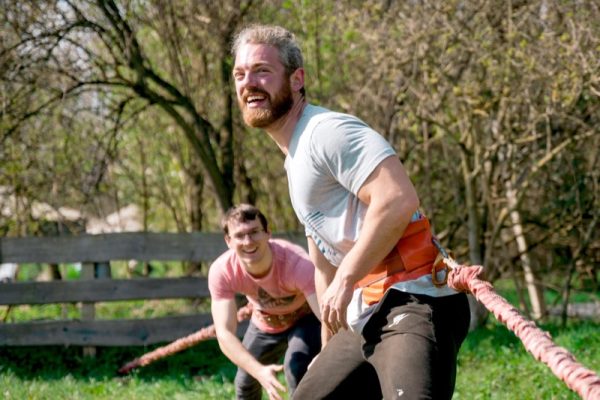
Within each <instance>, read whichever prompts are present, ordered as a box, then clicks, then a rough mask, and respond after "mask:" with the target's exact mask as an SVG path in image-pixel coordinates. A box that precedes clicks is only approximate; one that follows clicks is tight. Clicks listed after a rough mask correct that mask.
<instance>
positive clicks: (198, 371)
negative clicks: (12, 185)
mask: <svg viewBox="0 0 600 400" xmlns="http://www.w3.org/2000/svg"><path fill="white" fill-rule="evenodd" d="M500 287H502V285H500ZM503 292H504V293H503V295H504V296H505V297H506V298H507V299H509V300H510V301H511V302H512V303H513V304H514V303H515V302H516V300H514V299H516V297H515V296H514V293H511V292H510V289H508V290H506V291H505V290H503ZM590 299H591V300H594V299H596V298H595V296H592V297H591V298H590V297H589V296H587V297H586V298H584V300H587V301H589V300H590ZM596 300H597V299H596ZM134 304H135V307H134V308H135V309H136V312H137V313H139V312H141V313H142V314H145V313H146V312H148V310H149V309H156V306H157V304H155V303H153V304H152V305H151V306H149V307H144V306H143V305H142V304H138V303H134ZM162 304H163V305H165V304H169V303H168V302H167V303H165V302H163V303H162ZM169 307H173V308H178V309H179V310H181V309H182V308H183V304H180V303H177V302H175V303H173V304H170V306H169ZM204 307H206V306H205V305H200V308H204ZM127 308H128V307H127V306H125V305H123V304H120V305H116V308H115V307H112V308H110V309H109V308H103V307H99V313H100V315H102V316H103V317H109V315H111V314H112V315H113V316H115V315H118V316H119V317H127V316H131V315H130V311H128V310H127ZM0 311H1V310H0ZM115 313H116V314H115ZM60 314H62V315H63V316H64V315H65V314H67V315H69V316H70V314H74V315H76V310H70V309H66V310H65V308H64V307H63V308H62V309H61V308H60V307H59V306H44V307H42V308H41V309H40V308H39V307H38V308H37V309H36V310H35V311H34V310H33V309H29V308H27V307H18V308H16V309H14V310H13V311H12V313H11V318H10V319H11V320H12V319H13V318H14V319H16V320H23V319H31V318H34V319H46V318H52V317H53V316H54V317H56V316H57V315H60ZM541 328H542V329H544V330H545V331H547V332H549V333H550V334H551V335H552V338H553V340H554V342H555V343H556V344H558V345H559V346H562V347H564V348H566V349H567V350H569V351H570V352H571V353H572V354H573V355H574V356H575V357H576V359H577V361H579V362H580V363H582V364H583V365H584V366H586V367H587V368H589V369H591V370H594V371H596V372H597V373H599V372H600V321H598V320H596V321H574V320H572V321H569V323H568V324H567V326H566V327H565V328H559V325H558V324H557V323H556V324H555V323H552V322H549V323H547V324H545V325H542V326H541ZM154 347H156V346H154ZM154 347H149V348H141V347H130V348H98V349H97V355H96V357H95V358H88V357H83V356H82V350H81V348H79V347H70V348H64V347H37V348H28V347H20V348H19V347H12V348H9V347H0V399H8V400H13V399H14V400H22V399H32V400H38V399H40V400H41V399H48V400H50V399H52V400H54V399H73V400H75V399H77V400H80V399H84V400H85V399H106V400H118V399H128V400H129V399H132V400H135V399H140V400H141V399H144V400H146V399H170V400H184V399H232V398H234V397H235V396H234V389H233V384H232V381H233V377H234V375H235V367H234V366H233V365H232V364H231V363H230V362H229V361H228V360H227V359H226V358H225V357H224V356H223V355H222V354H221V352H220V350H219V348H218V345H217V343H216V341H215V340H210V341H207V342H203V343H200V344H199V345H197V346H195V347H193V348H191V349H188V350H186V351H183V352H181V353H179V354H176V355H174V356H171V357H168V358H165V359H163V360H160V361H157V362H155V363H153V364H150V365H148V366H146V367H143V368H140V369H138V370H136V371H134V372H133V373H131V374H129V375H126V376H120V375H119V374H118V373H117V370H118V369H119V367H121V366H122V365H124V364H125V363H126V362H128V361H131V360H132V359H134V358H135V357H138V356H140V355H142V354H144V353H145V352H147V351H150V350H152V349H153V348H154ZM578 398H579V396H577V394H575V393H574V392H572V391H570V390H569V389H568V388H567V387H566V385H565V384H564V383H563V382H562V381H560V380H559V379H558V378H556V377H555V376H554V375H553V373H552V372H551V371H550V369H549V368H548V367H546V366H545V365H544V364H542V363H540V362H537V361H535V360H534V359H533V357H532V356H531V355H530V354H529V353H527V352H526V351H525V349H524V347H523V345H522V344H521V342H520V341H519V339H517V338H516V336H515V335H514V334H513V333H511V332H510V331H508V330H507V329H506V328H505V327H504V326H503V325H501V324H499V323H498V322H497V321H496V320H495V319H494V318H493V316H490V318H489V319H488V322H487V324H486V325H485V326H483V327H481V328H479V329H477V330H476V331H473V332H471V333H470V334H469V336H468V337H467V340H466V342H465V343H464V344H463V346H462V348H461V352H460V354H459V364H458V379H457V386H456V391H455V395H454V399H459V400H462V399H469V400H471V399H486V400H487V399H493V400H502V399H520V400H528V399H531V400H534V399H535V400H537V399H557V400H558V399H578Z"/></svg>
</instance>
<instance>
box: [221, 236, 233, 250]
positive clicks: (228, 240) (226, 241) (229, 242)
mask: <svg viewBox="0 0 600 400" xmlns="http://www.w3.org/2000/svg"><path fill="white" fill-rule="evenodd" d="M223 237H224V238H225V243H227V247H228V248H231V238H230V237H229V235H228V234H225V235H223Z"/></svg>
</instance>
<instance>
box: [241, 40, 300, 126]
mask: <svg viewBox="0 0 600 400" xmlns="http://www.w3.org/2000/svg"><path fill="white" fill-rule="evenodd" d="M233 77H234V80H235V88H236V94H237V99H238V103H239V105H240V109H241V110H242V114H243V116H244V122H246V124H248V125H249V126H252V127H255V128H266V127H268V126H269V125H271V124H273V123H274V122H275V121H277V120H278V119H279V118H281V117H282V116H284V115H285V114H286V113H287V112H288V111H289V110H290V109H291V107H292V105H293V98H292V92H291V88H290V78H289V77H288V76H287V75H286V72H285V67H284V66H283V64H282V63H281V61H280V59H279V53H278V51H277V49H276V48H275V47H273V46H269V45H264V44H244V45H242V46H241V47H240V48H239V50H238V52H237V56H236V58H235V65H234V68H233Z"/></svg>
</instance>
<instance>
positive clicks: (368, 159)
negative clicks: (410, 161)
mask: <svg viewBox="0 0 600 400" xmlns="http://www.w3.org/2000/svg"><path fill="white" fill-rule="evenodd" d="M311 151H312V153H313V154H314V155H315V157H316V159H317V160H318V163H319V166H320V168H323V169H325V170H326V171H323V172H327V173H329V174H331V175H332V176H333V177H334V179H335V180H336V181H338V182H339V183H340V184H341V185H343V186H344V187H345V188H346V189H347V190H349V191H350V192H352V193H354V194H357V193H358V191H359V189H360V188H361V187H362V185H363V183H364V182H365V181H366V179H367V178H368V177H369V175H370V174H371V173H372V172H373V171H374V170H375V168H376V167H377V166H378V165H379V164H380V163H381V162H382V161H383V160H384V159H386V158H387V157H389V156H393V155H395V154H396V152H395V151H394V149H393V148H392V146H391V145H390V144H389V143H388V142H387V141H386V140H385V139H384V138H383V137H382V136H381V135H380V134H379V133H377V132H376V131H374V130H373V129H372V128H370V127H369V126H368V125H366V124H365V123H364V122H362V121H361V120H360V119H357V118H353V117H350V116H345V115H343V114H339V115H338V116H335V117H331V118H328V119H326V120H324V121H321V122H320V123H319V124H318V125H317V127H316V128H315V130H314V132H313V137H312V141H311Z"/></svg>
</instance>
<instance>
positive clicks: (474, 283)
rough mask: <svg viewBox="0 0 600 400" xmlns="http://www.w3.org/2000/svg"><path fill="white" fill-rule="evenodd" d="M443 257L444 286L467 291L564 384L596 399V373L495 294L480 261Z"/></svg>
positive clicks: (599, 380) (599, 395)
mask: <svg viewBox="0 0 600 400" xmlns="http://www.w3.org/2000/svg"><path fill="white" fill-rule="evenodd" d="M443 261H444V262H445V263H446V265H447V266H448V267H449V269H450V271H449V272H448V286H450V287H451V288H453V289H455V290H458V291H460V292H467V293H471V294H472V295H473V296H475V298H476V299H477V300H478V301H479V302H481V303H482V304H483V305H484V306H485V308H487V309H488V310H489V311H490V312H491V313H492V314H494V316H495V317H496V319H498V321H500V322H501V323H503V324H504V325H506V327H507V328H508V329H509V330H511V331H512V332H513V333H514V334H515V335H517V337H518V338H519V339H521V341H522V342H523V345H524V346H525V349H526V350H527V351H528V352H530V353H531V354H532V355H533V356H534V358H535V359H536V360H538V361H541V362H543V363H544V364H546V365H547V366H548V367H550V369H551V370H552V372H553V373H554V375H556V376H557V377H558V378H559V379H561V380H562V381H563V382H565V384H566V385H567V387H568V388H569V389H571V390H573V391H574V392H576V393H577V394H579V396H580V397H581V398H582V399H584V400H600V377H598V375H597V374H596V373H595V372H594V371H592V370H590V369H587V368H585V367H584V366H583V365H581V364H580V363H579V362H577V360H576V359H575V357H574V356H573V355H572V354H571V353H569V351H568V350H566V349H565V348H563V347H559V346H557V345H556V344H554V342H552V339H551V337H550V334H549V333H548V332H545V331H543V330H541V329H540V328H538V327H537V326H536V324H535V323H534V322H533V321H530V320H528V319H527V318H525V317H523V316H522V315H521V314H520V313H519V311H517V309H516V308H515V307H513V306H512V305H511V304H510V303H509V302H508V301H506V299H504V298H503V297H502V296H500V295H498V294H497V293H496V291H495V290H494V287H493V286H492V284H491V283H489V282H487V281H484V280H481V279H479V275H480V274H481V273H482V271H483V267H482V266H480V265H474V266H464V265H459V264H458V263H457V262H456V261H454V260H453V259H452V258H451V257H449V256H447V255H446V256H445V257H444V258H443Z"/></svg>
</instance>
